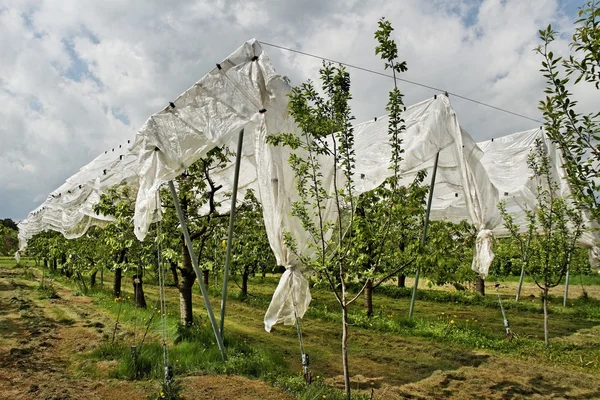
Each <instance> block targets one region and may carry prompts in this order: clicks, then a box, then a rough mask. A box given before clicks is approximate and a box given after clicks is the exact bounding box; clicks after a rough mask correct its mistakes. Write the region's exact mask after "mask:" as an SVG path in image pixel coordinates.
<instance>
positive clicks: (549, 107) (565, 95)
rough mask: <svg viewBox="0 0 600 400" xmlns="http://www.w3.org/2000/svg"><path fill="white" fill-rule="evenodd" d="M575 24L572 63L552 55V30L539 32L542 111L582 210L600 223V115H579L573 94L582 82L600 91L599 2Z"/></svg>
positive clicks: (586, 9) (583, 11)
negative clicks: (541, 58) (543, 90)
mask: <svg viewBox="0 0 600 400" xmlns="http://www.w3.org/2000/svg"><path fill="white" fill-rule="evenodd" d="M575 24H576V28H575V32H574V34H573V37H572V42H571V44H570V48H571V54H570V56H569V57H568V58H563V57H558V56H556V55H555V54H554V53H553V52H552V51H551V50H550V47H551V45H552V42H553V41H554V40H555V36H556V34H557V32H556V31H554V30H553V29H552V26H551V25H548V27H547V28H546V29H544V30H540V32H539V33H540V38H541V40H542V41H543V44H542V45H540V46H539V47H538V48H537V52H538V53H539V54H540V55H541V56H542V57H543V61H542V68H541V70H540V71H541V72H542V73H543V74H544V77H545V78H546V90H545V93H546V94H547V95H546V98H545V99H544V100H542V101H541V102H540V107H539V108H540V110H541V111H542V112H543V113H544V127H545V128H546V132H547V134H548V136H549V137H550V139H552V141H553V142H554V143H556V145H557V146H558V148H559V149H560V150H561V152H562V154H563V156H564V159H565V168H566V171H567V174H568V179H569V183H570V184H571V187H572V188H573V191H574V195H575V201H576V202H577V205H578V206H579V207H580V208H581V209H583V210H586V211H587V212H588V213H589V215H590V216H591V217H592V218H593V219H594V220H595V221H596V222H600V207H599V203H600V198H599V197H598V196H599V194H600V111H597V112H592V113H589V114H582V113H580V112H578V111H577V109H578V102H577V101H576V100H575V99H574V97H573V93H572V92H571V91H570V90H569V87H570V86H572V84H581V83H587V84H589V85H591V86H592V87H593V88H595V89H596V90H600V0H592V1H588V2H587V3H586V4H585V5H584V6H583V7H581V9H580V11H579V19H578V20H577V21H576V22H575ZM573 78H575V79H574V82H572V81H571V80H572V79H573Z"/></svg>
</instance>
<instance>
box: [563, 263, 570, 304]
mask: <svg viewBox="0 0 600 400" xmlns="http://www.w3.org/2000/svg"><path fill="white" fill-rule="evenodd" d="M569 270H570V268H569V267H568V266H567V274H566V275H565V296H564V298H563V307H566V306H567V297H569Z"/></svg>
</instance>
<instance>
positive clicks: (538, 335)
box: [13, 261, 600, 399]
mask: <svg viewBox="0 0 600 400" xmlns="http://www.w3.org/2000/svg"><path fill="white" fill-rule="evenodd" d="M13 265H14V261H13ZM55 279H57V281H59V282H64V283H66V284H69V285H73V284H74V283H73V282H72V281H69V280H67V279H66V278H64V277H57V278H55ZM111 279H112V277H111V276H110V274H105V285H108V284H110V282H111ZM277 281H278V277H275V276H268V277H267V278H265V279H261V278H253V279H251V280H250V282H249V285H250V286H249V289H250V294H251V295H250V296H248V297H247V298H244V299H242V298H241V297H239V296H238V293H239V291H237V289H236V288H237V286H235V285H232V286H231V292H232V293H231V295H230V296H229V302H228V319H227V321H226V325H225V328H226V333H228V336H226V338H227V347H228V352H229V353H231V354H230V360H231V361H230V362H229V363H227V364H223V363H222V362H221V361H220V354H219V352H218V349H217V348H216V346H214V344H211V343H213V342H214V338H213V336H212V330H211V329H209V328H207V326H206V314H205V312H204V310H203V307H202V300H201V298H200V297H199V296H198V294H199V293H195V296H194V304H195V310H196V320H197V321H198V325H197V326H196V327H195V328H193V329H192V330H189V331H181V330H178V329H177V325H178V314H179V313H178V311H179V310H178V298H177V292H176V289H175V288H167V298H168V304H167V316H166V321H167V328H168V330H167V339H168V341H169V343H170V344H172V345H170V346H169V350H170V355H171V356H172V357H171V358H170V359H171V360H172V361H173V360H174V361H173V364H174V367H175V371H176V375H181V374H195V373H203V374H206V373H208V374H217V373H226V374H228V373H232V374H240V375H244V376H248V377H252V378H260V379H264V380H266V381H268V382H270V383H272V384H273V385H274V386H277V387H281V388H282V389H284V390H286V391H288V392H290V393H292V394H294V395H295V396H296V397H298V398H306V399H309V398H310V399H314V398H322V397H319V396H327V398H336V397H334V396H337V395H339V393H340V392H339V390H337V389H335V388H331V387H330V386H328V385H326V384H324V383H317V384H314V385H311V386H309V387H306V385H305V384H304V383H303V381H302V379H301V377H299V376H298V374H297V371H299V370H300V366H299V356H298V342H297V338H296V332H295V330H294V329H293V328H288V327H283V326H277V327H276V329H275V332H273V333H271V334H265V333H264V331H263V329H262V316H263V314H264V310H265V309H266V306H267V305H268V303H269V301H270V296H271V295H272V292H273V290H274V287H275V286H276V284H277ZM124 282H125V281H124ZM145 291H146V294H147V296H148V305H149V306H151V305H152V304H153V301H151V300H150V299H154V298H156V297H157V289H156V287H154V286H152V285H148V284H147V282H146V285H145ZM196 291H197V290H196V289H195V292H196ZM410 291H411V289H410V288H409V289H405V288H397V287H394V286H382V287H380V288H378V289H377V291H376V292H375V298H374V306H375V309H376V312H375V315H374V316H373V317H371V318H368V317H367V316H366V315H365V314H364V311H363V310H362V307H361V304H360V302H357V304H356V305H355V306H353V307H352V308H351V312H350V323H351V324H352V327H351V335H352V336H351V340H350V356H351V365H352V366H354V367H353V370H352V371H351V372H352V373H354V374H357V373H361V374H365V375H366V374H367V373H368V374H371V375H370V376H380V375H381V376H385V378H386V382H389V383H392V384H402V383H407V382H414V381H418V380H421V379H423V378H425V377H428V376H430V375H431V374H432V373H433V371H436V370H442V371H445V370H454V369H457V368H459V367H461V366H465V365H467V366H478V365H479V364H481V363H482V362H485V360H486V357H488V355H489V354H495V355H499V356H502V357H506V356H508V357H510V358H515V359H519V360H529V361H532V362H535V363H543V364H546V365H556V366H561V368H566V369H575V370H580V371H586V372H590V373H598V371H600V350H599V349H600V347H599V346H598V345H597V344H598V343H593V342H590V341H589V340H588V339H587V338H588V336H581V335H579V334H580V333H584V332H590V335H592V334H596V335H597V334H598V330H594V329H595V327H596V326H598V325H599V324H600V322H599V321H600V301H598V299H595V298H593V297H580V298H577V299H571V300H570V301H569V306H568V307H566V308H565V307H562V305H561V304H562V298H554V299H553V300H552V306H551V316H550V335H551V344H552V345H551V348H550V349H546V348H545V347H544V345H543V342H542V340H541V339H542V338H543V331H542V323H543V322H542V321H543V316H542V313H541V303H540V302H539V299H538V298H536V299H523V300H522V301H521V302H518V303H517V302H514V300H512V299H507V298H504V300H503V303H504V306H505V308H506V311H507V314H508V317H509V319H510V321H511V326H512V328H513V330H514V331H515V332H517V334H518V335H519V338H518V339H517V340H515V341H513V342H509V341H507V340H506V338H505V334H504V329H503V326H502V315H501V313H500V309H499V305H498V299H497V297H496V295H495V293H492V292H491V293H489V294H488V296H486V297H480V296H477V295H475V294H470V293H466V292H444V291H441V290H420V291H419V297H418V301H417V308H416V313H415V316H416V317H415V318H413V319H412V320H409V319H407V318H406V312H407V309H408V301H409V296H410ZM130 292H131V288H130V287H129V286H128V285H124V288H123V293H124V294H123V299H124V301H122V302H116V301H115V300H114V299H113V298H112V295H111V294H110V292H108V291H103V290H95V291H94V292H91V293H90V295H91V296H92V297H93V298H94V303H95V305H96V306H98V307H100V308H101V309H104V310H106V311H108V312H109V313H110V314H111V315H112V316H113V317H114V318H115V319H116V316H117V314H119V308H120V309H121V311H120V317H119V318H120V321H121V325H122V326H124V327H127V329H129V330H130V331H131V330H133V331H134V332H135V333H134V334H132V335H129V336H127V335H126V334H125V332H124V331H122V332H120V333H119V334H118V336H117V337H118V340H117V344H116V347H115V348H108V347H110V346H109V345H108V344H107V343H108V342H107V343H105V344H103V345H102V346H101V348H99V349H98V350H97V351H98V352H99V353H98V354H95V355H94V357H97V358H102V359H115V360H121V361H120V362H119V363H118V365H117V366H116V368H115V371H114V372H113V374H114V376H117V377H120V378H124V379H133V378H136V377H138V378H139V377H145V378H148V377H153V378H157V379H160V378H161V377H162V376H163V371H162V347H161V346H160V345H159V343H160V336H159V333H157V332H160V319H159V318H157V315H155V316H154V318H153V319H152V322H151V323H150V326H149V332H150V333H149V336H148V338H147V342H146V343H145V344H144V345H143V346H142V348H141V350H140V351H139V354H138V356H137V357H136V360H135V362H134V359H133V357H132V356H131V353H130V347H129V344H136V345H138V346H139V343H140V341H141V336H142V334H143V332H144V330H145V328H146V324H147V323H148V322H149V321H150V319H151V318H150V317H151V315H152V312H153V310H152V309H151V307H150V308H149V309H148V310H140V309H136V308H135V306H134V304H133V302H132V301H131V299H128V298H127V296H128V295H130ZM210 292H211V297H212V301H213V308H215V309H217V308H218V301H219V300H220V289H219V288H216V287H214V286H213V285H211V286H210ZM312 294H313V299H314V300H313V303H312V304H311V308H310V309H309V312H308V313H307V315H306V316H305V319H304V321H303V330H304V332H305V345H306V348H307V351H308V352H309V353H310V354H311V361H312V364H313V365H312V368H313V371H314V372H313V373H315V374H316V373H317V371H319V372H320V373H321V374H325V375H326V376H327V377H328V378H332V377H335V376H336V375H338V374H340V372H341V371H340V367H339V365H340V359H339V350H338V347H339V336H338V335H339V324H340V314H339V310H338V306H337V305H336V301H335V299H334V298H333V296H332V295H331V294H330V293H328V292H327V291H326V290H323V289H319V288H314V289H313V290H312ZM107 328H109V329H107V331H108V330H110V331H111V332H112V327H107ZM194 329H195V330H194ZM262 349H265V350H264V351H263V350H262ZM266 349H268V351H267V350H266ZM482 352H483V353H482ZM486 354H487V355H486ZM177 360H179V361H177ZM149 365H150V366H149ZM273 365H274V366H273ZM294 371H295V372H294ZM319 385H321V386H322V388H320V386H319ZM319 390H321V392H319V393H322V394H319V393H316V394H314V395H313V392H312V391H316V392H318V391H319ZM328 391H331V393H330V392H328ZM303 396H304V397H303Z"/></svg>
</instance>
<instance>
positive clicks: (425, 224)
mask: <svg viewBox="0 0 600 400" xmlns="http://www.w3.org/2000/svg"><path fill="white" fill-rule="evenodd" d="M439 159H440V152H439V151H438V152H437V154H436V155H435V160H434V161H433V172H432V174H431V184H430V186H429V197H428V199H427V211H426V212H425V221H424V222H423V236H421V250H423V248H424V247H425V243H427V227H428V226H429V214H431V202H432V200H433V188H434V187H435V176H436V174H437V167H438V160H439ZM420 274H421V267H420V266H419V265H417V274H416V276H415V284H414V285H413V291H412V297H411V298H410V308H409V310H408V318H412V316H413V311H414V309H415V298H416V297H417V287H418V286H419V275H420Z"/></svg>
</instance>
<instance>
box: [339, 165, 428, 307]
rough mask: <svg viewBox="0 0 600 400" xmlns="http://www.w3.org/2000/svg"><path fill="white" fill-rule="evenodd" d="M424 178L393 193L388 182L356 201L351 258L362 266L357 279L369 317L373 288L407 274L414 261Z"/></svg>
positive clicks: (424, 194) (417, 177)
mask: <svg viewBox="0 0 600 400" xmlns="http://www.w3.org/2000/svg"><path fill="white" fill-rule="evenodd" d="M424 178H425V172H424V171H421V172H420V173H418V174H417V176H416V177H415V179H414V181H413V182H412V184H410V185H409V186H407V187H405V186H399V187H397V188H396V189H395V191H394V192H392V182H391V181H390V180H388V181H386V182H384V184H383V185H381V186H380V187H378V188H376V189H375V190H372V191H370V192H365V193H362V194H361V195H360V196H358V198H357V200H356V211H355V213H354V220H353V226H352V236H353V238H352V244H353V246H352V248H351V252H352V253H351V257H352V258H355V259H356V261H357V262H358V263H360V264H362V267H360V268H359V269H358V279H359V281H360V282H361V283H362V284H363V285H364V306H365V312H366V313H367V316H369V317H370V316H372V315H373V292H374V291H375V289H376V288H377V287H379V286H380V285H381V284H382V283H384V282H385V281H387V280H388V279H389V278H391V277H392V276H396V275H398V274H401V273H402V274H406V273H407V272H409V268H410V267H411V265H413V264H414V262H415V260H416V259H417V256H418V251H419V239H420V237H421V233H422V231H423V215H424V213H425V196H426V195H427V192H428V187H427V186H422V182H423V179H424ZM390 216H391V220H390ZM388 225H389V228H388ZM384 230H387V231H388V232H387V237H388V238H389V239H388V240H387V241H384V243H385V244H387V245H386V246H382V241H381V238H382V237H383V236H384V234H385V231H384Z"/></svg>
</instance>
